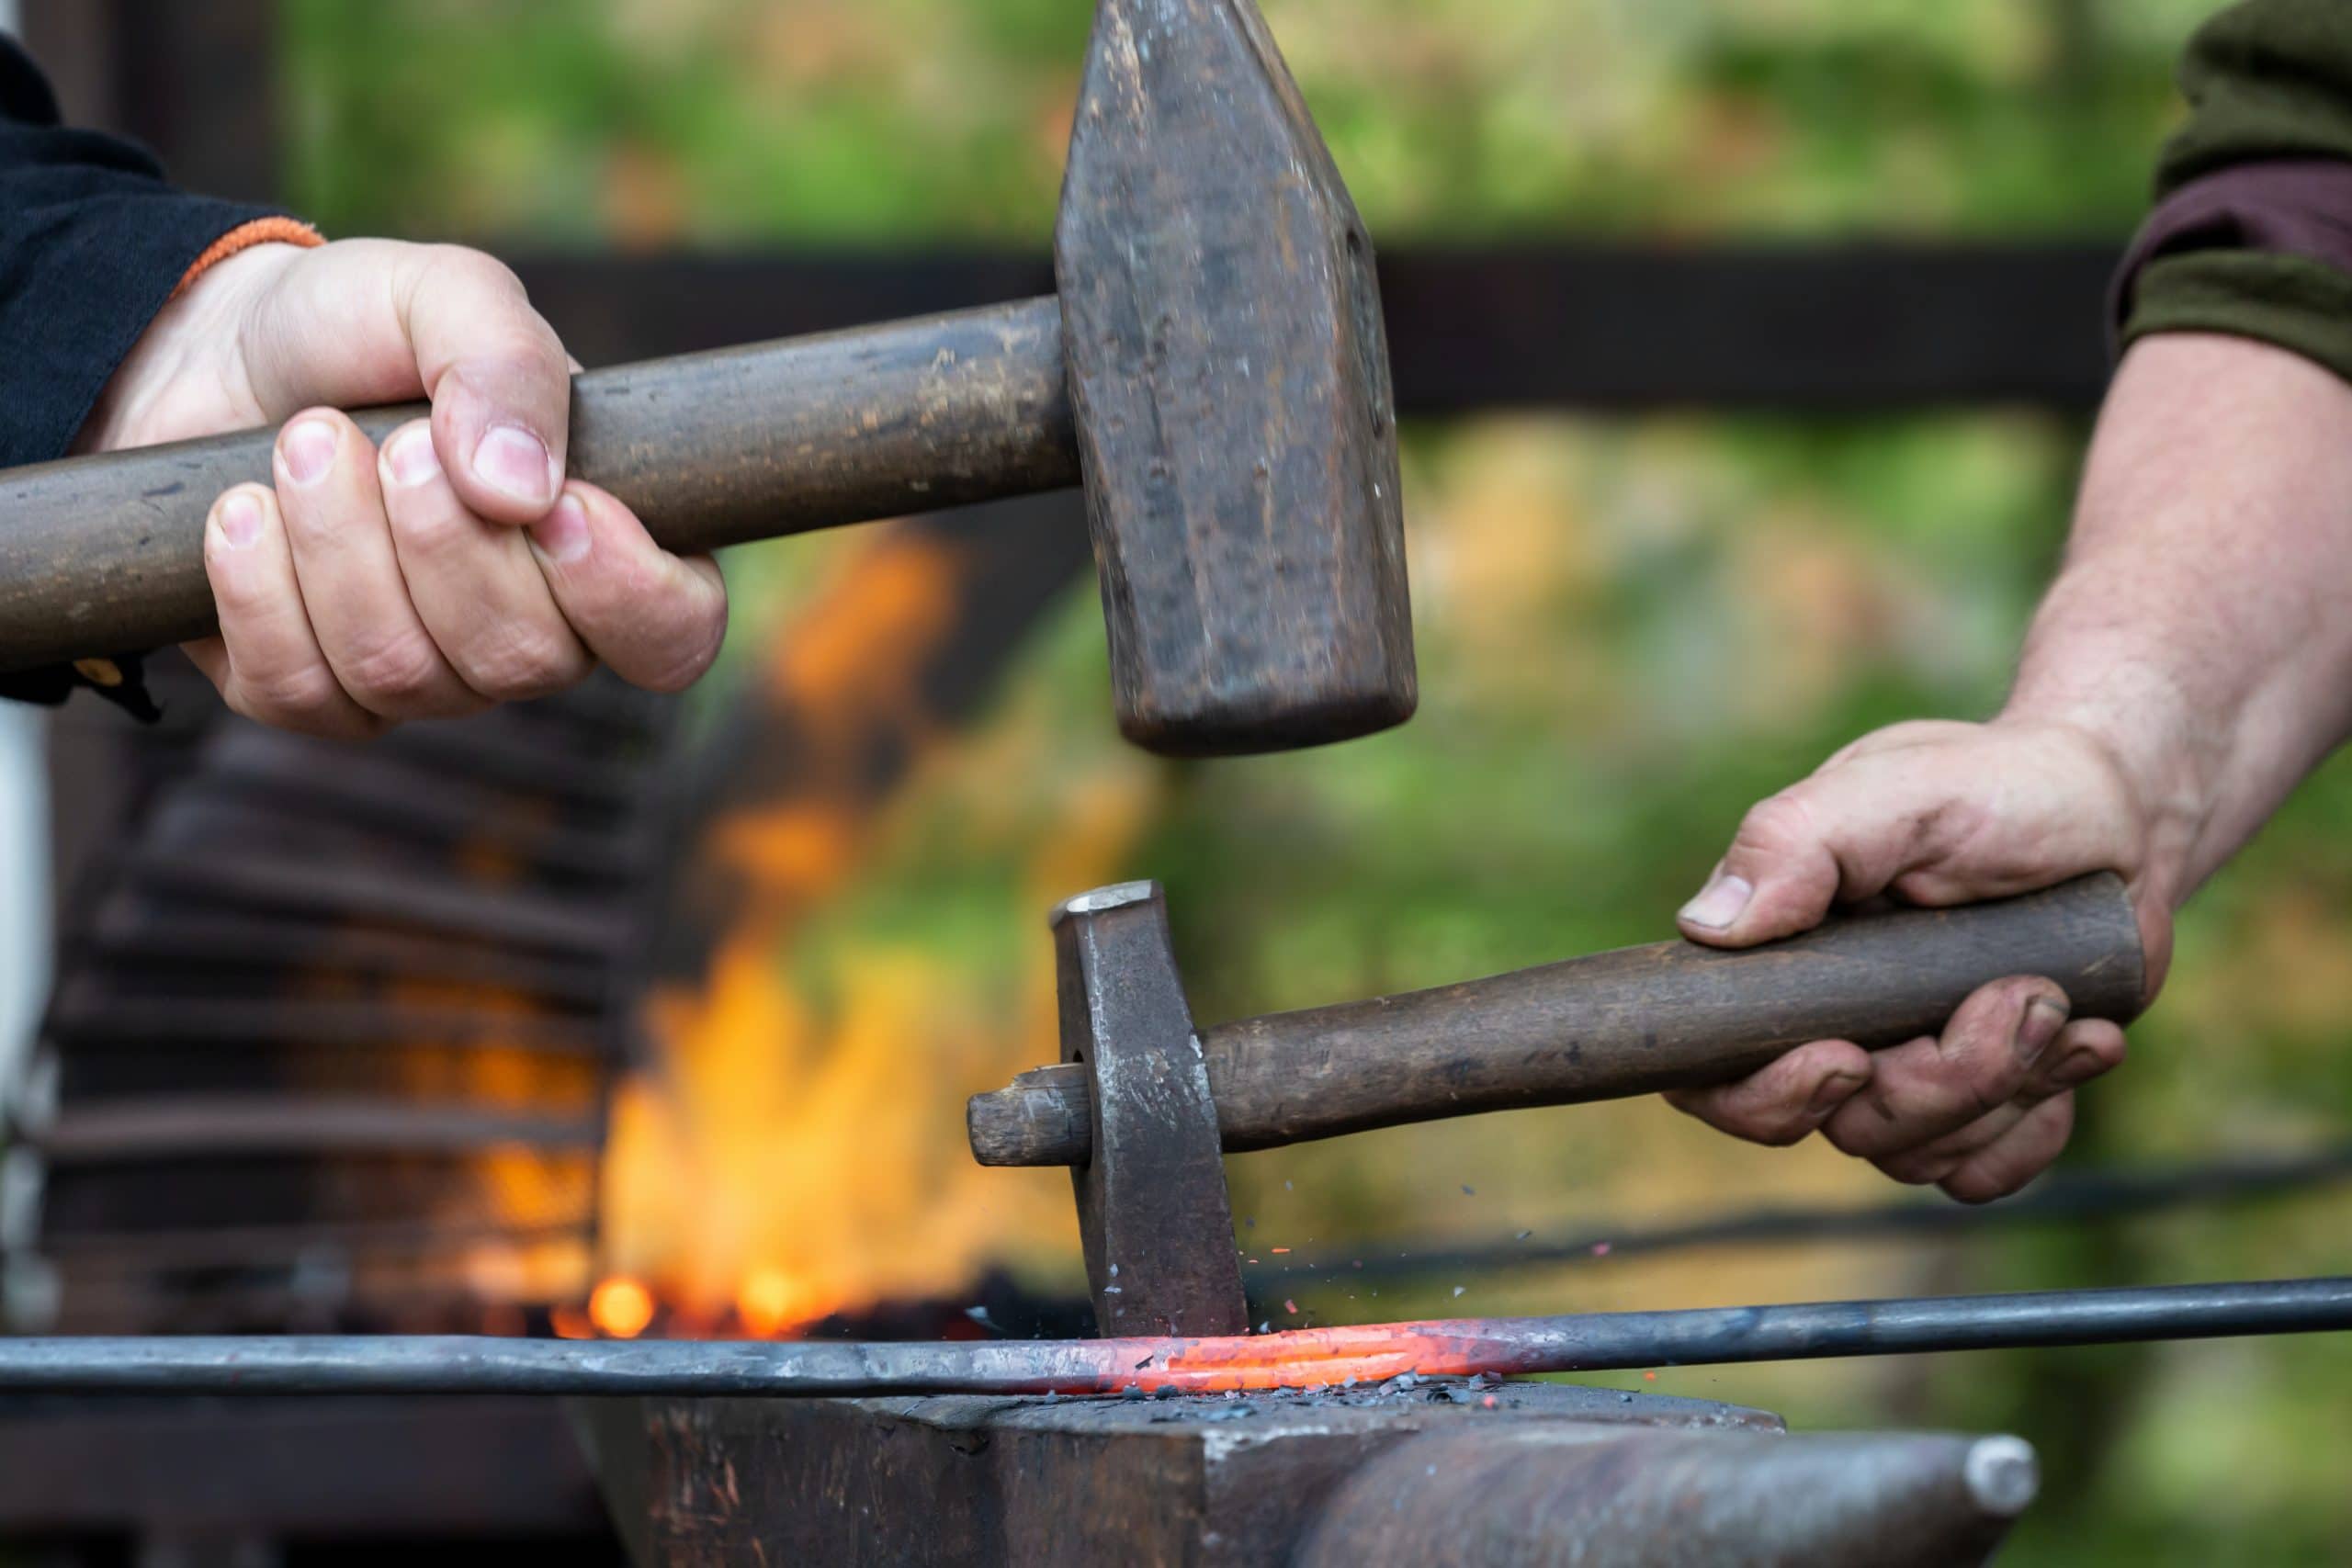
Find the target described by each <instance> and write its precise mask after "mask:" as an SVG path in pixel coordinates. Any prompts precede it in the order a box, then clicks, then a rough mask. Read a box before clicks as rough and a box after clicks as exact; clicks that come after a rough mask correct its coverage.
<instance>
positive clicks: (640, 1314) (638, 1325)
mask: <svg viewBox="0 0 2352 1568" xmlns="http://www.w3.org/2000/svg"><path fill="white" fill-rule="evenodd" d="M588 1317H589V1320H590V1321H591V1322H593V1323H594V1324H595V1325H596V1326H597V1328H598V1329H600V1330H601V1331H603V1332H604V1333H605V1334H606V1335H608V1336H610V1337H613V1338H615V1339H634V1338H636V1337H638V1336H639V1335H640V1334H642V1333H644V1332H645V1331H646V1329H647V1328H648V1327H650V1325H652V1322H653V1292H650V1291H649V1290H647V1289H646V1288H645V1287H644V1286H643V1285H641V1284H639V1282H638V1281H637V1280H631V1279H628V1278H627V1277H626V1276H616V1277H615V1278H613V1279H610V1280H603V1281H601V1282H600V1283H599V1284H598V1285H597V1286H596V1289H595V1290H594V1292H592V1293H591V1294H590V1295H589V1297H588Z"/></svg>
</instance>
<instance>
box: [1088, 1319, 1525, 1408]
mask: <svg viewBox="0 0 2352 1568" xmlns="http://www.w3.org/2000/svg"><path fill="white" fill-rule="evenodd" d="M1090 1349H1091V1347H1090ZM1102 1350H1103V1355H1105V1356H1106V1357H1108V1358H1110V1359H1113V1360H1114V1362H1115V1363H1116V1365H1117V1367H1118V1368H1119V1369H1120V1370H1118V1371H1115V1372H1114V1377H1113V1386H1114V1388H1115V1387H1120V1386H1124V1385H1125V1384H1126V1383H1133V1384H1134V1385H1135V1386H1136V1388H1137V1389H1139V1390H1141V1391H1142V1392H1143V1393H1155V1392H1157V1391H1158V1390H1159V1389H1163V1388H1170V1389H1175V1390H1177V1391H1178V1392H1180V1393H1225V1392H1227V1391H1228V1390H1232V1391H1236V1392H1247V1391H1249V1390H1251V1389H1270V1388H1317V1387H1329V1386H1332V1385H1335V1384H1344V1383H1348V1382H1351V1381H1352V1382H1356V1383H1374V1382H1386V1381H1387V1380H1388V1379H1390V1378H1393V1377H1396V1376H1397V1375H1398V1374H1400V1373H1404V1372H1412V1373H1414V1374H1416V1375H1417V1376H1420V1377H1466V1376H1469V1375H1472V1374H1474V1373H1477V1372H1489V1373H1503V1372H1509V1371H1517V1370H1520V1364H1521V1362H1522V1361H1524V1360H1525V1359H1526V1355H1525V1352H1524V1350H1523V1348H1521V1347H1520V1346H1518V1345H1516V1344H1510V1343H1504V1342H1501V1341H1498V1338H1497V1337H1495V1336H1494V1335H1493V1334H1492V1333H1491V1332H1490V1331H1489V1330H1488V1328H1487V1325H1482V1324H1481V1323H1479V1322H1478V1321H1477V1320H1476V1319H1446V1320H1441V1321H1436V1322H1428V1323H1378V1324H1363V1325H1343V1326H1340V1327H1333V1328H1295V1329H1290V1330H1287V1331H1285V1332H1283V1333H1280V1334H1260V1335H1245V1336H1239V1337H1233V1338H1217V1339H1182V1338H1177V1339H1112V1340H1104V1341H1102ZM1062 1392H1064V1393H1097V1392H1103V1388H1102V1384H1101V1383H1100V1382H1099V1381H1098V1382H1091V1383H1090V1382H1080V1381H1077V1380H1073V1382H1072V1383H1071V1385H1070V1386H1069V1387H1068V1388H1066V1389H1064V1390H1062Z"/></svg>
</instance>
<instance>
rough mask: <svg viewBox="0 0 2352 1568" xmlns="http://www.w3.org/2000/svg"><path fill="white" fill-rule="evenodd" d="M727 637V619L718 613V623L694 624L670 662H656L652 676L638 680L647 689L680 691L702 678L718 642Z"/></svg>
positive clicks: (716, 654) (714, 657) (715, 652)
mask: <svg viewBox="0 0 2352 1568" xmlns="http://www.w3.org/2000/svg"><path fill="white" fill-rule="evenodd" d="M726 640H727V619H726V617H725V616H724V615H720V616H719V617H718V624H717V625H715V626H701V627H698V628H696V629H695V633H694V635H693V637H692V638H691V639H690V640H688V641H687V642H686V644H685V646H684V648H683V649H680V650H678V651H677V652H676V653H675V656H674V658H673V661H672V662H670V663H668V664H666V665H660V666H657V667H656V671H655V673H654V674H653V676H652V677H651V678H650V680H647V681H644V682H639V683H640V684H641V685H643V686H645V687H646V688H647V689H649V690H650V691H656V692H683V691H684V690H685V689H686V688H687V687H688V686H691V685H693V684H694V683H695V682H696V681H699V680H701V679H702V678H703V676H704V674H705V673H707V671H709V669H710V667H711V665H712V664H713V663H715V662H717V660H718V649H719V646H720V644H722V643H724V642H725V641H726Z"/></svg>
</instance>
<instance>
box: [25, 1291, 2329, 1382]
mask: <svg viewBox="0 0 2352 1568" xmlns="http://www.w3.org/2000/svg"><path fill="white" fill-rule="evenodd" d="M2346 1328H2352V1278H2335V1279H2320V1280H2268V1281H2255V1282H2248V1283H2240V1284H2220V1285H2166V1286H2152V1287H2144V1288H2133V1289H2128V1290H2104V1291H2054V1292H2032V1293H2025V1294H2016V1295H1985V1296H1945V1297H1926V1298H1921V1299H1918V1300H1915V1301H1869V1302H1815V1303H1801V1304H1794V1305H1787V1306H1751V1307H1706V1308H1698V1309H1694V1310H1688V1311H1678V1312H1629V1313H1595V1314H1583V1315H1569V1316H1563V1317H1529V1318H1453V1319H1442V1320H1438V1321H1434V1322H1427V1323H1404V1324H1371V1325H1360V1326H1351V1327H1335V1328H1310V1329H1299V1330H1295V1331H1292V1332H1289V1333H1283V1334H1270V1335H1260V1336H1242V1337H1222V1338H1159V1339H1077V1340H1053V1341H1045V1340H1001V1341H996V1342H992V1343H960V1342H959V1343H907V1344H845V1343H822V1342H802V1343H792V1344H770V1343H761V1342H748V1343H747V1342H723V1343H721V1342H704V1341H691V1340H628V1341H566V1340H534V1339H488V1338H468V1337H454V1336H452V1337H399V1336H378V1337H366V1336H352V1337H328V1336H319V1337H300V1336H297V1337H252V1338H219V1337H162V1338H106V1337H88V1338H49V1339H44V1338H24V1339H0V1393H35V1392H42V1393H256V1394H259V1393H267V1394H286V1393H548V1394H686V1395H718V1394H762V1395H837V1394H877V1393H1008V1394H1010V1393H1065V1394H1100V1393H1124V1392H1125V1391H1127V1390H1129V1389H1133V1390H1136V1391H1137V1392H1140V1393H1159V1392H1160V1391H1162V1390H1167V1391H1171V1392H1176V1393H1214V1392H1219V1391H1223V1390H1227V1389H1263V1388H1299V1387H1314V1386H1318V1385H1326V1386H1328V1385H1330V1384H1335V1383H1345V1382H1348V1381H1349V1380H1350V1379H1353V1380H1355V1381H1356V1382H1358V1383H1367V1382H1381V1381H1383V1380H1385V1379H1388V1378H1392V1377H1395V1376H1397V1375H1398V1374H1400V1373H1404V1372H1414V1373H1418V1374H1419V1375H1422V1376H1467V1375H1472V1374H1476V1373H1480V1372H1486V1373H1492V1374H1501V1375H1510V1374H1527V1373H1536V1372H1576V1371H1604V1370H1607V1369H1611V1368H1627V1367H1662V1366H1703V1365H1708V1364H1711V1363H1721V1362H1729V1361H1776V1360H1799V1359H1816V1358H1821V1357H1829V1356H1873V1355H1891V1354H1898V1353H1903V1352H1911V1351H1928V1350H1982V1349H1996V1348H2016V1347H2023V1346H2060V1345H2099V1344H2111V1343H2116V1342H2120V1341H2125V1340H2146V1339H2191V1338H2214V1337H2230V1336H2237V1335H2251V1334H2302V1333H2314V1332H2320V1331H2325V1330H2333V1329H2346Z"/></svg>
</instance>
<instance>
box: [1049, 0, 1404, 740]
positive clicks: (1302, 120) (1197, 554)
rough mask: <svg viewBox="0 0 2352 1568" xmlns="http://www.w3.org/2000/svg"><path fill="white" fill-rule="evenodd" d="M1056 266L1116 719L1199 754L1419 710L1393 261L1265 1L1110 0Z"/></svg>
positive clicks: (1087, 81)
mask: <svg viewBox="0 0 2352 1568" xmlns="http://www.w3.org/2000/svg"><path fill="white" fill-rule="evenodd" d="M1055 267H1056V273H1057V281H1058V284H1059V288H1060V292H1061V299H1062V316H1063V327H1064V336H1065V342H1066V353H1067V355H1068V356H1069V383H1070V391H1071V399H1072V402H1073V405H1074V408H1075V411H1076V414H1077V422H1078V435H1079V451H1080V459H1081V461H1082V462H1083V464H1084V468H1085V472H1086V483H1087V492H1088V498H1089V501H1088V504H1089V511H1090V517H1091V524H1092V529H1093V537H1094V551H1095V560H1096V564H1097V566H1098V567H1099V568H1100V570H1101V572H1102V581H1103V613H1104V615H1105V617H1106V619H1107V620H1108V622H1109V626H1110V640H1111V664H1112V678H1113V682H1114V687H1115V696H1116V700H1117V704H1118V710H1119V724H1120V728H1122V729H1123V730H1124V731H1125V733H1126V735H1127V736H1128V738H1129V739H1133V740H1135V741H1136V742H1137V743H1139V744H1141V745H1144V746H1147V747H1149V748H1151V749H1152V750H1159V751H1164V752H1170V753H1176V754H1186V755H1203V754H1216V753H1220V752H1243V751H1264V750H1278V749H1281V748H1284V747H1294V746H1311V745H1317V744H1319V743H1322V742H1324V741H1330V740H1343V739H1348V738H1349V737H1351V736H1356V735H1363V734H1366V733H1368V732H1370V731H1373V730H1376V729H1383V728H1387V727H1388V726H1390V725H1393V724H1397V723H1399V722H1401V721H1403V720H1404V719H1405V718H1407V717H1408V716H1410V715H1411V713H1412V711H1413V705H1414V702H1415V699H1416V688H1415V683H1414V674H1413V640H1412V619H1411V614H1410V609H1409V605H1408V602H1407V596H1406V588H1405V550H1404V529H1403V522H1402V513H1401V509H1400V504H1399V498H1398V493H1397V425H1396V410H1395V404H1394V399H1393V397H1392V394H1391V392H1390V389H1389V379H1388V345H1387V341H1386V336H1385V333H1384V331H1383V329H1382V325H1381V316H1380V299H1379V294H1378V289H1377V286H1376V285H1375V283H1374V276H1373V263H1372V246H1371V243H1370V242H1369V241H1368V240H1367V239H1366V238H1365V236H1364V230H1363V220H1361V219H1359V218H1358V217H1357V216H1356V210H1355V206H1354V204H1353V203H1352V202H1351V201H1350V200H1349V198H1348V193H1347V189H1346V187H1345V186H1343V185H1342V184H1341V183H1340V175H1339V171H1338V170H1337V169H1336V168H1335V167H1334V166H1333V165H1332V163H1331V157H1330V154H1329V152H1328V151H1327V150H1326V149H1325V148H1324V145H1323V141H1322V138H1321V137H1320V136H1319V135H1317V132H1316V130H1315V127H1314V124H1313V122H1312V121H1311V120H1310V119H1309V118H1307V114H1306V106H1305V104H1304V102H1303V101H1302V100H1301V98H1300V97H1299V94H1298V89H1297V87H1296V85H1295V84H1294V83H1293V82H1292V81H1291V78H1290V73H1289V72H1288V71H1287V70H1286V69H1285V68H1284V66H1283V62H1282V57H1281V56H1280V54H1278V53H1277V52H1276V51H1275V49H1274V45H1273V40H1272V38H1271V37H1270V36H1269V35H1268V33H1267V31H1266V27H1265V23H1264V21H1263V20H1262V19H1261V17H1259V15H1258V13H1257V10H1256V7H1255V6H1253V5H1252V4H1251V3H1250V0H1098V4H1097V6H1096V7H1095V19H1094V34H1093V39H1092V42H1091V45H1090V46H1089V49H1088V52H1087V62H1086V72H1085V77H1084V80H1083V83H1082V85H1081V86H1080V93H1079V104H1078V113H1077V118H1076V120H1075V123H1074V126H1073V129H1072V131H1071V136H1070V151H1069V172H1068V174H1067V175H1066V177H1065V180H1064V184H1063V189H1062V207H1061V219H1060V223H1059V225H1058V227H1057V231H1056V234H1055Z"/></svg>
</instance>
